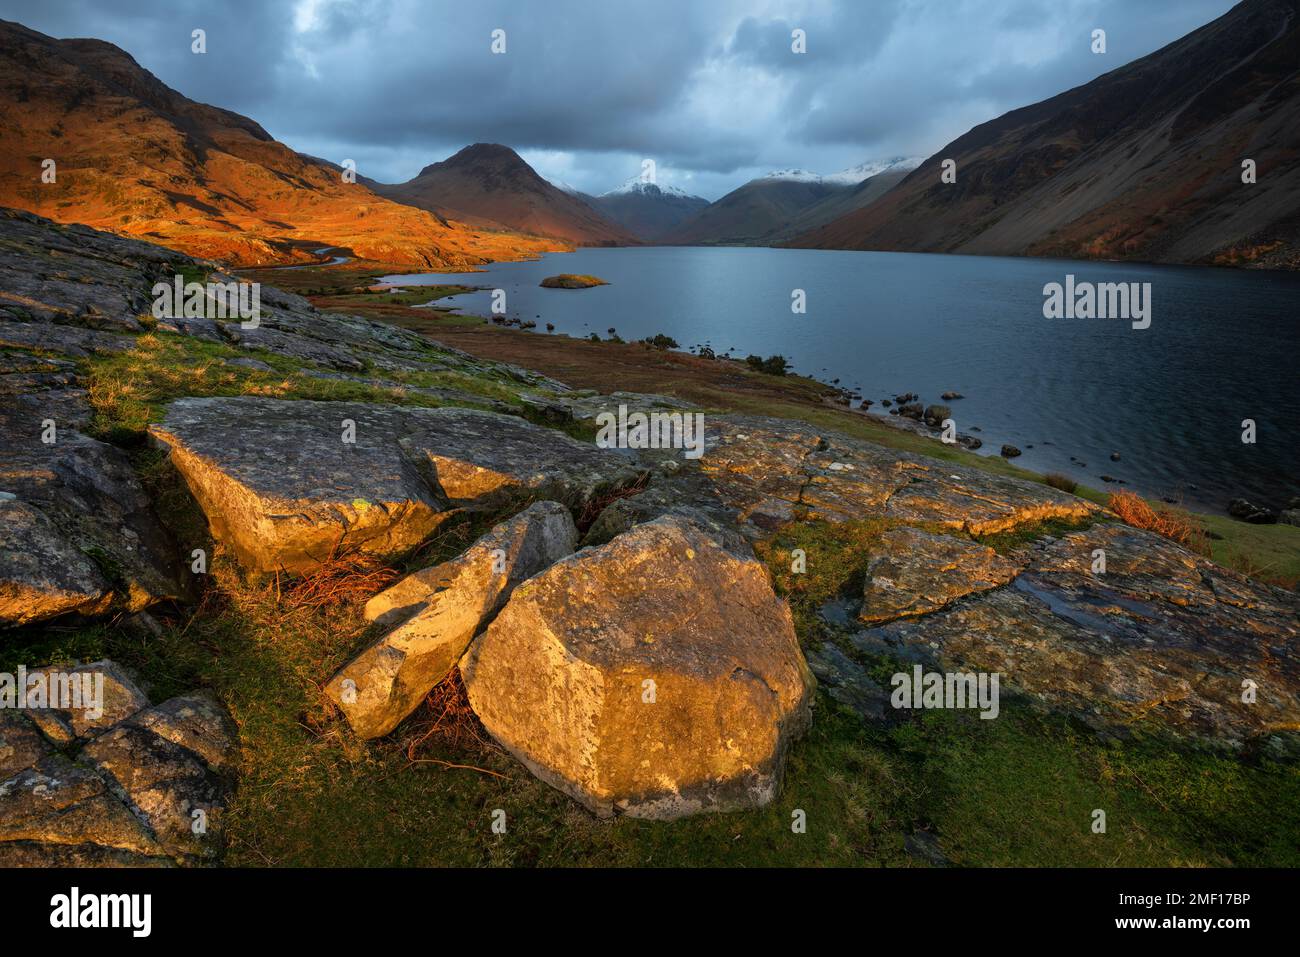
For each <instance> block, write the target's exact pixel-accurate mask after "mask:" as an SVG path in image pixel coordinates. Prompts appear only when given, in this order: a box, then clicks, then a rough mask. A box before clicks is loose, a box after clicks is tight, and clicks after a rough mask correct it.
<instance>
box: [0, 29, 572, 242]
mask: <svg viewBox="0 0 1300 957" xmlns="http://www.w3.org/2000/svg"><path fill="white" fill-rule="evenodd" d="M0 115H3V117H4V121H3V123H0V205H6V206H13V207H17V208H20V209H26V210H29V211H31V212H35V213H39V214H40V215H42V216H47V217H50V218H51V219H54V220H56V221H58V222H65V223H69V222H79V223H85V224H87V225H90V226H96V227H99V228H102V229H107V230H111V231H113V232H116V233H119V234H122V235H127V236H134V237H137V238H141V239H147V240H150V241H153V242H157V243H162V244H164V245H167V246H171V247H174V248H176V249H180V250H183V251H185V252H187V253H190V254H192V255H197V256H204V257H211V258H215V259H221V260H225V261H227V262H229V263H231V264H234V265H240V266H249V265H258V264H266V263H272V262H280V261H290V260H301V261H308V260H311V259H314V258H316V257H314V256H313V255H312V254H311V252H310V250H312V249H315V248H320V247H323V246H334V247H338V248H340V249H346V250H350V251H351V252H353V253H354V254H355V255H356V256H358V257H361V258H364V259H373V260H377V261H380V262H384V263H391V264H398V265H412V266H428V267H431V268H438V267H457V266H466V265H472V264H476V263H481V262H486V261H489V260H492V259H511V258H518V257H520V256H526V255H533V254H535V253H537V252H539V251H543V250H545V249H548V248H556V247H555V245H554V244H546V243H541V242H539V241H538V240H536V239H533V238H530V237H522V236H501V235H493V236H480V235H478V234H476V233H474V232H473V231H471V230H469V229H467V228H464V227H461V226H457V225H454V224H447V223H443V222H439V221H438V219H437V218H435V217H433V216H431V215H429V213H427V212H425V211H423V210H419V209H414V208H411V207H409V206H402V205H400V204H398V203H394V202H392V201H390V200H387V199H384V198H383V197H380V196H376V195H375V194H374V193H372V192H371V191H370V190H369V189H367V188H366V187H365V186H364V185H362V184H360V183H346V182H344V180H343V177H342V176H341V175H340V174H339V172H338V169H337V167H333V166H331V165H330V164H327V163H324V162H322V161H320V160H316V159H313V158H312V157H309V156H304V155H302V154H300V153H296V152H294V151H293V150H291V149H290V148H289V147H287V146H285V145H284V144H283V143H278V142H276V141H275V140H274V139H272V138H271V136H270V134H268V133H267V132H266V131H265V130H264V129H262V128H261V127H260V126H259V125H258V124H257V123H255V122H253V121H252V120H250V119H248V118H246V117H243V116H240V115H239V114H237V113H232V112H230V111H228V110H223V109H219V108H218V107H214V106H208V105H205V104H202V103H196V102H195V101H193V100H190V99H187V98H186V97H184V96H182V95H181V94H180V93H177V92H176V91H175V90H173V89H171V88H169V87H168V86H166V85H165V84H163V83H162V82H161V81H159V80H158V79H157V78H156V77H154V76H153V74H151V73H149V72H148V71H147V70H145V69H144V68H143V67H141V66H140V65H139V64H138V63H136V61H135V60H134V59H132V58H131V56H130V55H129V54H127V53H125V52H124V51H123V50H121V49H119V48H118V47H116V46H113V45H112V44H111V43H105V42H103V41H101V40H56V39H54V38H52V37H48V36H45V35H44V34H41V33H37V32H35V31H33V30H29V29H27V28H26V27H24V26H21V25H20V24H17V23H10V22H7V21H0ZM47 160H52V161H53V163H54V166H53V167H52V171H53V173H54V181H53V182H45V181H43V178H42V173H43V172H44V170H45V169H47V168H50V167H49V164H48V163H47V162H46V161H47Z"/></svg>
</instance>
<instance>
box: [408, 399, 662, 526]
mask: <svg viewBox="0 0 1300 957" xmlns="http://www.w3.org/2000/svg"><path fill="white" fill-rule="evenodd" d="M411 412H412V414H411V418H410V427H409V428H410V431H409V432H408V433H407V434H406V435H405V437H404V438H403V439H402V440H401V444H402V447H403V448H404V449H405V450H406V451H407V453H408V454H409V455H410V456H411V458H412V459H413V460H415V461H417V462H419V463H420V464H421V466H422V468H423V470H424V473H425V476H426V478H428V480H429V481H430V482H432V483H433V484H434V485H435V487H436V488H437V489H438V490H439V491H440V492H441V493H442V494H443V495H445V496H446V497H447V499H448V500H449V501H450V502H451V504H452V505H454V506H459V507H465V508H469V509H474V510H481V509H495V508H499V507H502V506H503V505H506V504H508V503H510V502H511V501H519V500H524V499H528V498H533V499H552V500H554V501H558V502H563V503H564V504H566V505H569V506H570V507H573V508H582V507H585V506H586V505H587V504H589V503H590V502H592V501H593V500H595V499H597V498H598V497H600V496H601V495H602V494H604V493H607V492H610V491H614V490H616V489H619V488H621V487H623V486H625V485H629V484H631V483H633V482H635V481H636V480H637V479H638V478H639V477H640V476H641V475H642V474H643V470H642V469H640V468H638V467H637V466H636V464H635V463H634V462H633V460H631V459H630V458H629V457H628V456H625V455H622V454H620V453H618V452H616V451H613V450H609V449H601V448H597V447H596V446H595V445H593V444H591V443H588V442H579V441H578V440H577V439H572V438H570V437H569V436H567V435H565V434H564V433H563V432H558V431H556V430H554V429H548V428H544V427H542V426H538V425H533V424H532V423H530V422H526V421H524V420H523V419H520V418H517V417H515V416H509V415H499V414H497V413H495V412H483V411H479V410H477V409H456V408H442V409H415V410H411Z"/></svg>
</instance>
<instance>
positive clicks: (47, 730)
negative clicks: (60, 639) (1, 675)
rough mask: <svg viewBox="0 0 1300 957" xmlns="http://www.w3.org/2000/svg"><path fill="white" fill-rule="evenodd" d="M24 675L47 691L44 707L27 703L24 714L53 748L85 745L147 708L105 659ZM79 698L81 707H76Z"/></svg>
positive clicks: (127, 677)
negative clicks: (54, 746) (51, 742)
mask: <svg viewBox="0 0 1300 957" xmlns="http://www.w3.org/2000/svg"><path fill="white" fill-rule="evenodd" d="M27 675H28V679H29V681H30V680H31V679H33V678H35V679H38V680H39V681H40V683H41V684H43V685H44V686H45V687H46V688H47V689H49V690H48V691H47V696H46V700H45V702H44V706H43V707H40V708H35V707H31V705H30V703H29V705H28V708H29V710H28V711H27V714H28V715H30V716H31V719H32V721H34V722H35V723H36V725H37V726H38V727H39V728H40V729H41V731H42V732H43V733H44V734H45V736H46V737H47V738H49V739H50V740H51V741H53V742H55V743H56V744H60V745H66V744H71V743H72V742H73V741H78V740H82V741H84V740H86V739H87V738H90V737H92V736H93V735H95V734H97V733H98V732H100V731H103V730H104V729H106V728H111V727H113V726H114V725H115V724H118V723H120V722H122V721H125V720H126V719H127V718H129V717H131V716H132V715H134V714H135V713H136V712H137V711H139V710H140V709H141V708H147V707H148V706H149V698H148V696H146V695H145V693H144V692H143V691H141V690H140V688H139V687H138V686H137V685H136V683H135V681H134V679H133V678H132V677H131V676H130V675H129V674H127V673H126V671H125V669H123V668H122V667H121V666H120V665H118V664H116V663H115V662H112V661H108V660H107V659H105V660H104V661H95V662H91V663H90V664H86V665H77V666H75V667H72V668H62V667H55V666H50V667H47V668H35V669H33V670H31V671H29V672H28V673H27ZM65 689H66V690H65ZM78 695H80V707H78V706H76V704H75V702H76V700H77V696H78ZM54 698H58V699H59V700H53V699H54Z"/></svg>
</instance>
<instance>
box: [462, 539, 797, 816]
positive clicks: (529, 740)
mask: <svg viewBox="0 0 1300 957" xmlns="http://www.w3.org/2000/svg"><path fill="white" fill-rule="evenodd" d="M460 669H461V675H462V677H463V678H464V681H465V687H466V689H467V691H468V693H469V699H470V703H471V705H472V706H473V708H474V711H475V713H476V714H477V715H478V716H479V718H480V719H481V720H482V722H483V724H484V727H486V728H487V730H488V731H489V732H490V733H491V734H492V735H493V737H495V738H496V739H497V741H499V742H500V743H501V744H502V745H503V746H504V747H506V748H507V749H508V750H509V751H510V752H511V753H512V754H514V755H515V756H516V757H517V758H519V759H520V761H522V762H523V763H524V764H525V766H527V767H528V768H529V769H530V770H531V771H532V772H533V773H534V774H536V775H537V776H538V777H540V778H541V779H542V780H543V781H546V782H547V783H549V784H551V785H553V786H555V787H556V788H558V789H560V790H561V791H563V792H564V793H566V794H569V795H570V796H572V797H574V798H575V799H577V800H578V801H580V802H581V803H583V804H584V805H586V806H587V807H588V808H590V809H591V810H592V811H594V812H596V813H597V814H600V815H609V814H612V813H614V812H615V811H619V812H622V813H626V814H629V815H633V816H638V817H648V818H659V819H669V818H676V817H681V816H683V815H686V814H693V813H696V812H700V811H712V810H727V809H732V808H740V807H753V806H757V805H761V804H765V803H766V802H768V801H770V800H771V799H772V798H773V796H774V795H775V794H776V792H777V790H778V787H779V783H780V778H781V772H782V768H783V765H784V761H785V756H786V752H787V749H788V748H789V745H790V742H791V741H792V740H793V739H794V738H795V737H797V736H798V735H799V734H800V733H801V732H802V731H803V730H804V729H805V728H806V727H807V725H808V723H809V720H810V711H809V708H810V699H811V692H812V687H813V679H812V676H811V674H810V673H809V671H808V667H807V665H806V664H805V662H804V659H803V655H802V653H801V652H800V650H799V646H798V641H797V639H796V638H795V634H794V628H793V626H792V623H791V618H790V612H789V609H788V608H787V607H786V606H785V604H784V603H782V602H781V601H780V600H778V599H777V597H776V596H775V594H773V592H772V588H771V585H770V584H769V582H768V579H767V575H766V572H765V570H764V568H763V567H762V565H760V564H759V563H758V562H757V561H756V560H755V559H754V557H753V554H752V553H751V552H750V551H749V549H748V546H747V545H746V544H745V543H744V541H743V540H742V539H740V538H739V536H736V535H734V534H728V533H725V532H724V531H723V530H722V529H720V528H716V527H712V526H709V525H707V524H704V523H703V522H701V521H696V520H692V519H690V518H687V517H685V516H678V515H668V516H664V517H662V518H659V519H656V520H654V521H652V522H648V523H645V524H643V525H638V526H636V527H635V528H633V529H632V530H631V531H629V532H626V533H624V534H622V535H620V536H618V537H617V538H615V539H614V540H613V541H611V542H610V543H608V544H606V545H602V546H600V547H598V548H587V549H583V550H582V551H580V552H577V553H576V554H575V555H573V556H571V557H569V558H566V559H563V560H561V561H560V562H557V563H556V564H555V565H552V566H551V567H550V568H549V569H548V570H547V571H545V572H543V573H541V574H540V575H537V576H536V577H534V578H532V579H530V580H529V581H527V582H525V583H524V584H522V585H520V586H519V587H518V588H516V589H515V592H514V594H513V595H512V596H511V599H510V601H509V603H508V604H507V605H506V607H505V608H504V609H503V610H502V612H501V614H500V615H498V616H497V618H496V620H495V621H494V622H493V623H492V624H491V625H490V626H489V627H488V629H487V631H485V632H484V633H483V635H481V636H480V637H479V638H478V640H477V641H475V642H474V643H473V644H472V645H471V646H470V649H469V651H468V652H467V653H466V655H465V657H464V659H462V661H461V665H460Z"/></svg>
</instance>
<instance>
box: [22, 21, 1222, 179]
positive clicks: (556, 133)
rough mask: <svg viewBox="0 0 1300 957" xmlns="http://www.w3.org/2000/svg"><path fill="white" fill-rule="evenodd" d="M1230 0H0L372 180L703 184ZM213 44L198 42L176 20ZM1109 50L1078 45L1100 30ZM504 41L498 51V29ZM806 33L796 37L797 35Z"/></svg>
mask: <svg viewBox="0 0 1300 957" xmlns="http://www.w3.org/2000/svg"><path fill="white" fill-rule="evenodd" d="M1231 6H1232V3H1231V2H1229V0H1145V2H1143V3H1141V4H1134V3H1131V2H1124V0H802V2H789V3H779V2H767V0H709V2H699V0H660V2H656V3H632V2H611V0H605V2H599V0H585V2H580V0H546V2H523V0H515V2H493V0H476V2H473V3H466V2H463V0H461V2H455V3H442V2H428V0H391V2H390V0H292V2H274V0H267V2H232V3H212V2H200V0H165V2H163V0H159V2H153V0H66V2H65V0H44V2H36V0H27V2H16V0H0V17H3V18H4V19H8V20H17V21H19V22H21V23H23V24H25V25H26V26H28V27H31V28H33V29H36V30H40V31H41V32H43V33H48V34H50V35H52V36H56V37H97V38H99V39H103V40H108V41H109V42H112V43H115V44H117V45H118V46H120V47H122V48H123V49H125V50H126V51H127V52H129V53H130V54H131V55H132V56H134V57H135V59H136V60H137V61H138V62H139V63H140V64H141V65H142V66H144V67H145V68H147V69H148V70H150V71H151V72H153V73H154V74H156V75H157V76H158V77H159V78H160V79H162V80H163V81H164V82H165V83H167V84H168V85H169V86H172V87H174V88H175V89H177V90H179V91H181V92H182V93H184V94H185V95H186V96H189V97H192V98H193V99H196V100H201V101H203V102H207V103H212V104H215V105H217V106H221V107H225V108H226V109H230V110H234V111H236V112H238V113H242V114H245V115H247V116H250V117H252V118H253V119H255V120H256V121H258V122H259V123H261V124H262V125H263V126H264V127H265V128H266V129H267V130H268V131H269V132H270V133H271V134H272V135H274V136H275V137H276V138H277V139H280V140H283V141H284V142H286V143H288V144H289V145H290V146H292V147H294V148H295V149H298V150H301V151H302V152H305V153H310V154H312V155H315V156H321V157H324V158H327V159H330V160H333V161H335V162H341V161H342V160H344V159H352V160H354V161H355V162H356V163H357V166H358V169H359V171H360V172H362V173H363V174H365V175H367V176H371V177H373V178H375V179H378V180H380V181H384V182H397V181H401V180H405V179H408V178H410V177H411V176H413V175H415V174H416V173H417V172H418V171H419V170H420V168H421V167H423V166H425V165H426V164H428V163H432V162H436V161H437V160H440V159H444V158H445V157H447V156H448V155H450V154H451V153H453V152H455V151H456V150H457V149H459V148H461V147H462V146H464V145H466V144H467V143H472V142H483V141H486V142H497V143H505V144H507V145H509V146H513V147H514V148H516V149H517V150H519V151H520V152H521V153H522V154H523V155H524V156H525V158H526V159H528V160H529V161H530V162H531V163H533V165H534V166H535V167H536V168H537V169H538V171H539V172H540V173H542V175H543V176H547V177H549V178H551V179H553V180H561V181H565V182H567V183H569V184H571V185H573V186H575V187H577V188H579V189H582V190H585V191H588V192H593V193H599V192H603V191H605V190H607V189H610V188H612V187H614V186H616V185H618V184H619V183H620V182H622V181H623V180H626V179H627V178H629V177H631V176H633V175H635V174H636V173H638V172H639V170H640V168H641V161H642V159H643V158H651V159H653V160H655V162H656V164H657V167H658V174H659V178H660V181H661V182H667V183H670V184H673V185H677V186H680V187H682V188H684V189H686V190H688V191H690V192H692V193H696V194H698V195H701V196H704V197H706V198H708V199H716V198H717V197H718V196H720V195H722V194H723V193H725V192H727V191H728V190H730V189H732V188H734V187H736V186H738V185H740V184H741V183H743V182H745V181H746V180H748V179H751V178H752V177H754V176H756V175H762V174H763V173H765V172H767V171H768V170H770V169H774V168H782V167H801V168H804V169H811V170H814V171H817V172H833V171H835V170H837V169H842V168H844V167H847V166H853V165H856V164H858V163H861V162H863V161H865V160H869V159H877V158H882V157H889V156H896V155H908V156H912V155H916V156H926V155H929V154H931V153H933V152H934V151H936V150H937V149H939V148H940V147H942V146H943V145H944V144H945V143H947V142H949V141H951V140H952V139H954V138H956V137H957V136H959V135H961V134H962V133H964V132H965V131H966V130H968V129H969V128H970V127H972V126H974V125H976V124H978V123H981V122H984V121H985V120H988V119H991V118H992V117H994V116H997V115H1000V114H1002V113H1005V112H1006V111H1008V110H1011V109H1015V108H1017V107H1020V106H1024V105H1026V104H1028V103H1033V102H1035V101H1037V100H1041V99H1043V98H1045V97H1048V96H1052V95H1054V94H1056V93H1059V92H1061V91H1062V90H1066V89H1069V88H1070V87H1073V86H1077V85H1079V84H1080V83H1085V82H1087V81H1088V80H1090V79H1092V78H1094V77H1096V76H1099V75H1100V74H1102V73H1105V72H1107V71H1109V70H1113V69H1115V68H1117V67H1119V66H1121V65H1123V64H1124V63H1127V62H1129V61H1131V60H1133V59H1136V58H1137V57H1140V56H1143V55H1145V54H1147V53H1150V52H1152V51H1153V50H1156V49H1158V48H1160V47H1161V46H1164V45H1165V44H1166V43H1169V42H1171V41H1172V40H1175V39H1177V38H1178V37H1180V36H1182V35H1184V34H1186V33H1188V32H1190V31H1191V30H1193V29H1195V28H1196V27H1198V26H1200V25H1202V24H1204V23H1207V22H1209V21H1210V20H1212V19H1214V18H1215V17H1217V16H1219V15H1221V14H1223V13H1224V12H1226V11H1227V10H1228V9H1229V8H1230V7H1231ZM199 28H201V29H203V30H205V31H206V34H207V51H208V52H207V53H206V54H204V55H196V54H194V53H192V52H191V49H190V45H191V31H193V30H194V29H199ZM1098 28H1100V29H1104V30H1105V31H1106V39H1107V51H1106V53H1105V54H1103V55H1098V54H1095V53H1093V52H1092V51H1091V49H1090V44H1091V34H1092V31H1093V30H1094V29H1098ZM495 30H504V31H505V46H506V49H505V52H504V53H502V54H495V53H493V52H492V49H491V44H492V36H493V31H495ZM795 30H802V31H803V33H804V35H805V37H806V48H807V49H806V52H805V53H795V52H793V51H792V41H791V35H792V32H793V31H795Z"/></svg>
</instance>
